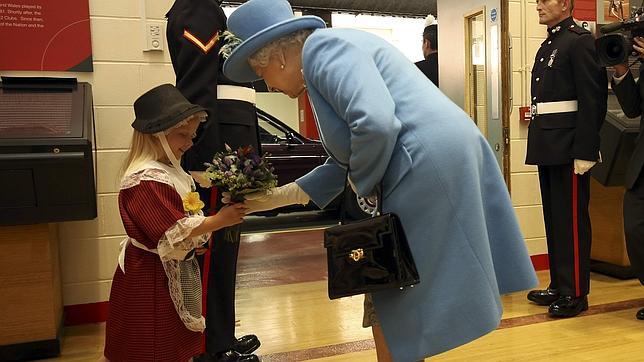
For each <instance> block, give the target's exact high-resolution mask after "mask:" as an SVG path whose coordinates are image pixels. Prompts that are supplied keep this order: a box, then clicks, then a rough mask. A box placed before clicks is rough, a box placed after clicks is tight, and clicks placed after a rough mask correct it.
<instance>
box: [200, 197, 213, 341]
mask: <svg viewBox="0 0 644 362" xmlns="http://www.w3.org/2000/svg"><path fill="white" fill-rule="evenodd" d="M216 206H217V188H216V187H214V186H213V187H212V188H211V191H210V210H211V211H210V214H209V215H214V214H216V213H217V210H216V209H215V207H216ZM214 235H215V233H214V232H213V233H212V235H211V236H210V242H209V243H208V250H206V253H205V254H204V255H203V276H202V277H201V314H203V316H204V318H205V317H206V313H207V312H208V274H210V254H211V252H212V244H213V243H214V242H215V241H214V240H213V237H214ZM201 342H202V343H201V349H202V351H201V352H202V353H206V333H205V332H204V333H202V334H201Z"/></svg>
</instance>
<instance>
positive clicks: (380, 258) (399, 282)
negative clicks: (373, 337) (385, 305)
mask: <svg viewBox="0 0 644 362" xmlns="http://www.w3.org/2000/svg"><path fill="white" fill-rule="evenodd" d="M347 175H348V173H347ZM345 187H348V186H347V185H345ZM341 205H342V204H341ZM344 219H345V215H344V210H343V211H342V216H341V223H340V225H337V226H332V227H330V228H327V229H326V230H324V247H325V248H326V252H327V265H328V284H329V299H337V298H342V297H348V296H352V295H356V294H364V293H373V292H379V291H383V290H387V289H394V288H399V289H402V288H403V287H407V286H412V287H413V286H414V284H418V283H419V282H420V278H419V275H418V270H417V269H416V264H415V263H414V258H413V256H412V254H411V250H410V249H409V244H408V243H407V237H406V236H405V231H404V230H403V227H402V223H401V222H400V219H399V218H398V216H397V215H395V214H393V213H387V214H384V215H383V214H382V185H379V187H378V215H377V216H374V217H370V218H367V219H363V220H359V221H354V222H351V223H345V220H344Z"/></svg>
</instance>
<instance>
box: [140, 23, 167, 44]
mask: <svg viewBox="0 0 644 362" xmlns="http://www.w3.org/2000/svg"><path fill="white" fill-rule="evenodd" d="M163 34H164V33H163V23H161V22H147V23H146V24H145V41H146V46H147V48H146V49H144V50H145V51H163Z"/></svg>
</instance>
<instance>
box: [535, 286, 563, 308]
mask: <svg viewBox="0 0 644 362" xmlns="http://www.w3.org/2000/svg"><path fill="white" fill-rule="evenodd" d="M557 299H559V292H558V291H557V290H556V289H550V288H548V289H545V290H532V291H530V292H529V293H528V300H529V301H531V302H535V303H537V305H544V306H545V305H550V304H552V303H554V302H555V301H556V300H557Z"/></svg>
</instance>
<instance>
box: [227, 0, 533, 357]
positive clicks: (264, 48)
mask: <svg viewBox="0 0 644 362" xmlns="http://www.w3.org/2000/svg"><path fill="white" fill-rule="evenodd" d="M228 29H229V30H230V31H231V32H232V33H234V34H235V35H236V36H237V37H238V38H239V39H241V41H242V42H241V44H240V45H238V46H237V47H236V48H234V49H233V50H232V53H230V54H229V56H228V59H227V60H226V62H225V64H224V73H225V75H226V76H228V77H229V78H231V79H233V80H235V81H239V82H247V81H253V80H256V79H258V78H263V79H264V80H265V81H266V84H267V85H268V86H269V88H270V89H272V90H275V91H280V92H283V93H285V94H287V95H289V96H290V97H297V96H299V95H300V94H301V93H302V92H303V91H304V90H307V91H308V94H309V97H310V100H311V104H312V106H313V110H314V113H315V118H316V120H317V124H318V128H319V131H320V136H321V138H322V142H323V144H324V146H325V147H326V149H327V151H328V153H329V155H330V158H329V159H328V161H327V162H326V164H324V165H323V166H320V167H318V168H316V169H315V170H313V171H311V172H310V173H309V174H307V175H305V176H303V177H302V178H300V179H298V180H297V181H296V182H295V183H292V184H288V185H285V186H282V187H280V188H278V189H276V190H273V192H272V193H270V194H269V195H261V197H260V196H257V195H256V196H257V197H256V198H255V199H253V200H249V201H246V203H247V205H248V207H249V208H250V209H251V210H253V211H256V210H264V209H269V208H273V207H279V206H283V205H286V204H292V203H306V202H308V200H309V199H311V200H313V201H314V202H315V203H316V204H317V205H318V206H320V207H324V206H325V205H327V204H328V203H329V202H330V201H331V200H333V199H334V198H335V197H336V196H337V195H338V194H340V192H342V190H343V186H344V177H345V172H346V168H347V167H349V170H350V180H351V181H352V184H353V187H354V188H355V189H356V191H357V193H358V194H359V195H362V196H367V195H370V194H372V192H373V190H374V188H375V187H376V185H378V184H379V183H380V182H381V181H382V183H383V200H379V202H382V203H383V209H384V211H385V212H393V213H396V214H397V215H398V216H399V217H400V219H401V221H402V223H403V227H404V229H405V231H406V234H407V237H408V240H409V243H410V247H411V250H412V253H413V255H414V259H415V261H416V264H417V267H418V270H419V273H420V283H419V284H418V285H417V286H416V287H415V288H405V289H404V290H391V291H386V292H379V293H375V294H373V303H374V307H375V312H376V315H377V319H378V321H379V323H380V326H381V329H380V328H378V327H376V328H374V336H375V339H376V346H377V350H378V356H379V359H380V360H386V359H388V358H393V360H395V361H416V360H419V359H422V358H424V357H428V356H431V355H435V354H438V353H441V352H443V351H446V350H449V349H451V348H455V347H457V346H459V345H462V344H464V343H467V342H469V341H472V340H474V339H476V338H478V337H480V336H482V335H484V334H486V333H488V332H490V331H493V330H494V329H495V328H496V327H497V326H498V324H499V322H500V319H501V314H502V305H501V300H500V294H503V293H509V292H514V291H519V290H524V289H528V288H531V287H533V286H534V285H535V284H536V277H535V273H534V269H533V267H532V264H531V262H530V258H529V256H528V253H527V251H526V247H525V243H524V240H523V237H522V235H521V232H520V230H519V226H518V224H517V220H516V217H515V214H514V210H513V208H512V205H511V203H510V199H509V195H508V192H507V188H506V185H505V183H504V180H503V177H502V176H501V172H500V170H499V167H498V165H497V162H496V159H495V157H494V155H493V153H492V150H491V149H490V147H489V145H488V143H487V141H486V140H485V138H484V137H483V136H482V135H481V133H480V132H479V130H478V128H477V127H476V125H475V124H474V122H473V121H472V120H471V119H470V118H469V117H468V116H467V115H466V114H465V113H464V112H463V111H462V110H461V109H460V108H459V107H458V106H456V105H455V104H454V103H452V102H451V101H450V100H449V99H448V98H447V97H445V96H444V95H443V94H442V93H441V92H440V91H439V90H438V89H437V88H436V87H435V86H434V85H433V84H432V83H431V82H430V81H429V80H428V79H427V78H426V77H425V76H424V75H423V74H422V73H421V72H420V71H419V70H418V68H417V67H416V66H415V65H414V64H413V63H411V62H410V61H409V60H407V59H406V58H405V56H404V55H403V54H401V53H400V52H399V51H398V50H396V49H395V48H394V47H392V46H391V45H390V44H388V43H387V42H386V41H384V40H383V39H381V38H379V37H377V36H375V35H372V34H369V33H366V32H362V31H358V30H352V29H325V28H324V22H323V21H322V20H321V19H319V18H317V17H313V16H303V17H294V16H293V13H292V10H291V7H290V5H289V4H288V3H287V2H286V1H284V0H250V1H248V2H246V3H245V4H243V5H241V6H240V7H239V8H238V9H237V10H236V11H234V12H233V13H232V14H231V16H230V17H229V20H228ZM380 333H382V334H380ZM383 335H384V339H383V338H382V337H383ZM387 347H388V349H389V352H387Z"/></svg>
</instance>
